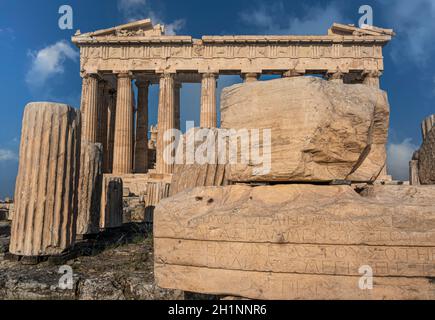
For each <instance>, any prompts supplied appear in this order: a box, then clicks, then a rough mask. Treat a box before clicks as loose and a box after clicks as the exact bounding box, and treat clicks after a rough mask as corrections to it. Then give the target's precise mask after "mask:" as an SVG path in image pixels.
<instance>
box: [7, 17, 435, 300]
mask: <svg viewBox="0 0 435 320" xmlns="http://www.w3.org/2000/svg"><path fill="white" fill-rule="evenodd" d="M393 35H394V33H393V31H392V30H388V29H380V28H370V29H359V28H356V27H354V26H350V25H341V24H334V25H333V27H332V28H331V29H330V30H329V31H328V35H326V36H204V37H203V38H202V39H201V40H198V39H192V38H191V37H188V36H167V35H165V34H164V28H163V27H162V26H153V25H152V23H151V21H150V20H148V19H147V20H141V21H138V22H134V23H130V24H127V25H122V26H119V27H115V28H111V29H105V30H100V31H96V32H91V33H85V34H81V33H80V32H77V34H76V35H75V36H74V37H73V42H74V43H75V44H77V45H78V46H79V47H80V49H81V51H80V52H81V71H82V76H83V88H82V104H81V112H78V111H76V110H74V109H73V108H71V107H69V106H66V105H61V104H51V103H31V104H29V105H28V106H27V107H26V109H25V113H24V118H23V128H22V138H21V146H20V164H19V173H18V177H17V184H16V192H15V201H16V208H15V213H14V217H13V222H12V235H11V243H10V248H9V251H10V254H12V255H15V256H20V257H40V256H47V255H48V256H59V255H60V256H62V255H64V254H65V253H68V252H70V251H72V250H74V246H75V241H76V238H82V239H86V238H87V237H89V236H92V235H93V234H96V233H99V232H101V231H102V230H107V229H115V230H117V228H119V227H120V226H122V225H123V223H125V222H126V221H133V220H134V221H139V222H142V223H144V222H145V223H148V224H149V225H150V226H152V225H153V231H154V232H153V235H154V254H155V257H154V274H155V281H156V283H157V285H158V286H160V287H162V288H167V289H178V290H183V291H189V292H196V293H202V294H213V295H229V296H235V297H243V298H250V299H434V298H435V286H434V283H433V277H434V276H435V263H434V257H433V253H434V252H435V251H434V250H435V215H434V213H435V205H434V204H433V198H434V197H435V187H434V186H414V185H412V186H405V185H397V184H396V185H395V184H393V183H389V181H390V180H391V178H390V177H389V176H388V175H387V168H386V150H385V145H386V142H387V138H388V127H389V110H390V107H389V103H388V98H387V94H386V92H384V91H382V90H381V89H380V86H379V77H380V76H381V74H382V72H383V57H382V48H383V46H384V45H386V44H387V43H388V42H389V41H390V40H391V38H392V36H393ZM220 73H222V74H239V75H240V76H241V77H242V78H243V79H244V83H243V84H240V85H235V86H232V87H230V88H226V89H225V90H224V92H223V94H222V98H221V106H220V109H221V124H220V128H219V129H218V128H217V127H218V123H217V105H216V83H217V80H218V75H219V74H220ZM261 74H271V75H281V77H282V78H281V79H275V80H269V81H259V78H260V76H261ZM310 75H311V76H310ZM312 75H316V76H315V77H313V76H312ZM133 79H135V80H136V85H137V91H138V99H137V101H136V100H135V99H134V94H133V91H132V80H133ZM182 82H191V83H195V82H199V83H201V84H202V90H201V125H200V127H201V128H194V129H192V130H191V131H189V132H187V133H186V134H185V136H184V137H185V138H188V137H189V136H196V134H197V133H198V131H200V130H201V129H204V128H207V129H210V132H211V133H212V136H211V137H212V138H211V139H212V140H213V139H217V138H216V137H218V136H219V133H221V132H226V133H227V132H228V131H231V130H236V131H237V130H244V129H247V130H259V131H263V132H264V131H265V130H269V129H270V130H271V140H270V144H269V145H266V144H267V142H266V140H261V139H260V140H258V141H256V145H257V147H259V149H262V150H263V151H264V154H263V156H264V157H266V158H268V159H270V168H269V170H268V171H267V172H263V174H258V173H259V172H262V171H261V167H260V165H259V164H257V163H251V162H243V161H242V162H241V163H236V164H234V163H231V162H224V163H222V162H219V161H218V160H219V158H220V156H221V154H220V152H227V151H228V150H227V149H226V148H224V149H223V150H217V152H216V153H214V155H213V157H214V160H216V161H212V162H208V163H204V164H201V163H188V162H187V161H184V162H182V163H181V164H179V163H177V164H175V165H174V164H171V163H167V162H165V161H164V157H165V155H167V152H168V151H167V149H166V146H167V141H165V140H164V139H163V133H164V132H165V131H166V130H168V129H173V128H175V129H179V128H180V112H181V111H182V109H180V99H179V97H180V90H181V88H182ZM153 84H159V85H160V93H159V105H158V124H157V126H156V127H151V139H148V129H149V128H148V122H149V121H148V108H149V105H148V89H149V86H150V85H153ZM432 123H433V122H432ZM423 131H424V135H425V136H427V137H428V138H427V139H425V141H426V140H427V141H428V142H427V143H426V144H427V146H425V143H424V144H423V146H422V149H421V150H420V152H419V153H418V156H417V157H416V160H417V159H418V164H417V166H416V167H418V172H419V173H418V177H419V179H420V182H422V181H423V182H426V183H422V184H433V183H431V182H432V181H433V180H431V169H432V167H430V164H429V163H431V160H432V159H433V156H432V153H431V151H430V150H432V149H430V144H431V142H430V141H431V140H430V135H431V133H434V131H433V130H430V129H429V125H426V126H425V129H424V130H423ZM223 136H224V137H225V138H224V142H225V143H228V142H229V141H230V140H231V138H232V136H231V134H230V135H225V134H224V135H223ZM236 138H237V137H236ZM183 141H187V140H183ZM216 141H217V140H216ZM199 142H201V141H199ZM200 144H201V143H199V144H198V145H194V148H195V149H196V148H199V147H200ZM183 147H184V142H183V143H181V144H179V149H178V150H177V155H178V154H181V150H182V149H183ZM265 150H266V151H265ZM249 152H250V151H249V150H244V149H243V148H241V149H238V150H237V154H236V156H237V158H241V159H243V158H244V157H245V156H246V154H247V153H249ZM213 157H212V158H213ZM414 167H415V164H414ZM381 182H382V184H381ZM364 272H369V273H370V272H372V274H373V277H374V280H373V283H372V284H373V289H372V290H367V289H369V288H367V286H369V287H370V280H367V281H368V282H363V283H362V284H361V279H362V278H363V280H364V275H367V274H365V273H364Z"/></svg>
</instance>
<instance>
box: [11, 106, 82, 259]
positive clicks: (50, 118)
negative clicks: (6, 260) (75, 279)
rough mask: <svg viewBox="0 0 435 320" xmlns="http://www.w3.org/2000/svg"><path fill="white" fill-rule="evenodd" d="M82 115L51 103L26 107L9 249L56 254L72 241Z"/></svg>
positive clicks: (28, 254) (36, 253)
mask: <svg viewBox="0 0 435 320" xmlns="http://www.w3.org/2000/svg"><path fill="white" fill-rule="evenodd" d="M79 160H80V115H79V112H78V111H76V110H75V109H73V108H71V107H69V106H67V105H63V104H55V103H46V102H40V103H30V104H28V105H27V106H26V108H25V111H24V117H23V126H22V133H21V146H20V163H19V169H18V176H17V180H16V189H15V205H16V207H15V214H14V219H13V223H12V236H11V243H10V252H11V253H13V254H16V255H23V256H40V255H56V254H60V253H62V252H63V251H65V250H67V249H68V248H70V246H72V245H73V243H74V241H75V232H76V219H77V202H78V199H77V184H78V176H79V170H78V168H79Z"/></svg>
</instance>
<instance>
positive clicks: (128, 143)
mask: <svg viewBox="0 0 435 320" xmlns="http://www.w3.org/2000/svg"><path fill="white" fill-rule="evenodd" d="M131 88H132V86H131V75H130V74H129V73H128V72H125V73H119V74H118V95H117V100H116V119H115V140H114V148H113V174H117V175H120V174H130V173H132V163H133V120H132V119H133V112H132V111H133V110H132V106H131V100H132V90H131Z"/></svg>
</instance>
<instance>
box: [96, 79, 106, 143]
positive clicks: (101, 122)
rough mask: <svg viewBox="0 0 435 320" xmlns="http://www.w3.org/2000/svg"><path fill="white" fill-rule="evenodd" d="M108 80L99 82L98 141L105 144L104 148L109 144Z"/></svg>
mask: <svg viewBox="0 0 435 320" xmlns="http://www.w3.org/2000/svg"><path fill="white" fill-rule="evenodd" d="M107 89H108V88H107V82H106V81H104V80H102V81H99V82H98V103H97V105H98V134H97V142H98V143H101V144H102V145H103V150H104V149H105V147H106V144H107V108H108V105H107V102H108V101H107V97H106V94H107V91H108V90H107Z"/></svg>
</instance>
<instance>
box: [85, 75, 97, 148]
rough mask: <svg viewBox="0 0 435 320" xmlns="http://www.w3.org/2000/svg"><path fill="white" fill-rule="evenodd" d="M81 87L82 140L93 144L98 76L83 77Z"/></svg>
mask: <svg viewBox="0 0 435 320" xmlns="http://www.w3.org/2000/svg"><path fill="white" fill-rule="evenodd" d="M82 86H83V88H82V101H81V112H82V117H83V123H82V140H84V141H87V142H93V143H95V142H97V139H98V76H97V75H96V74H86V75H84V76H83V84H82Z"/></svg>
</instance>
